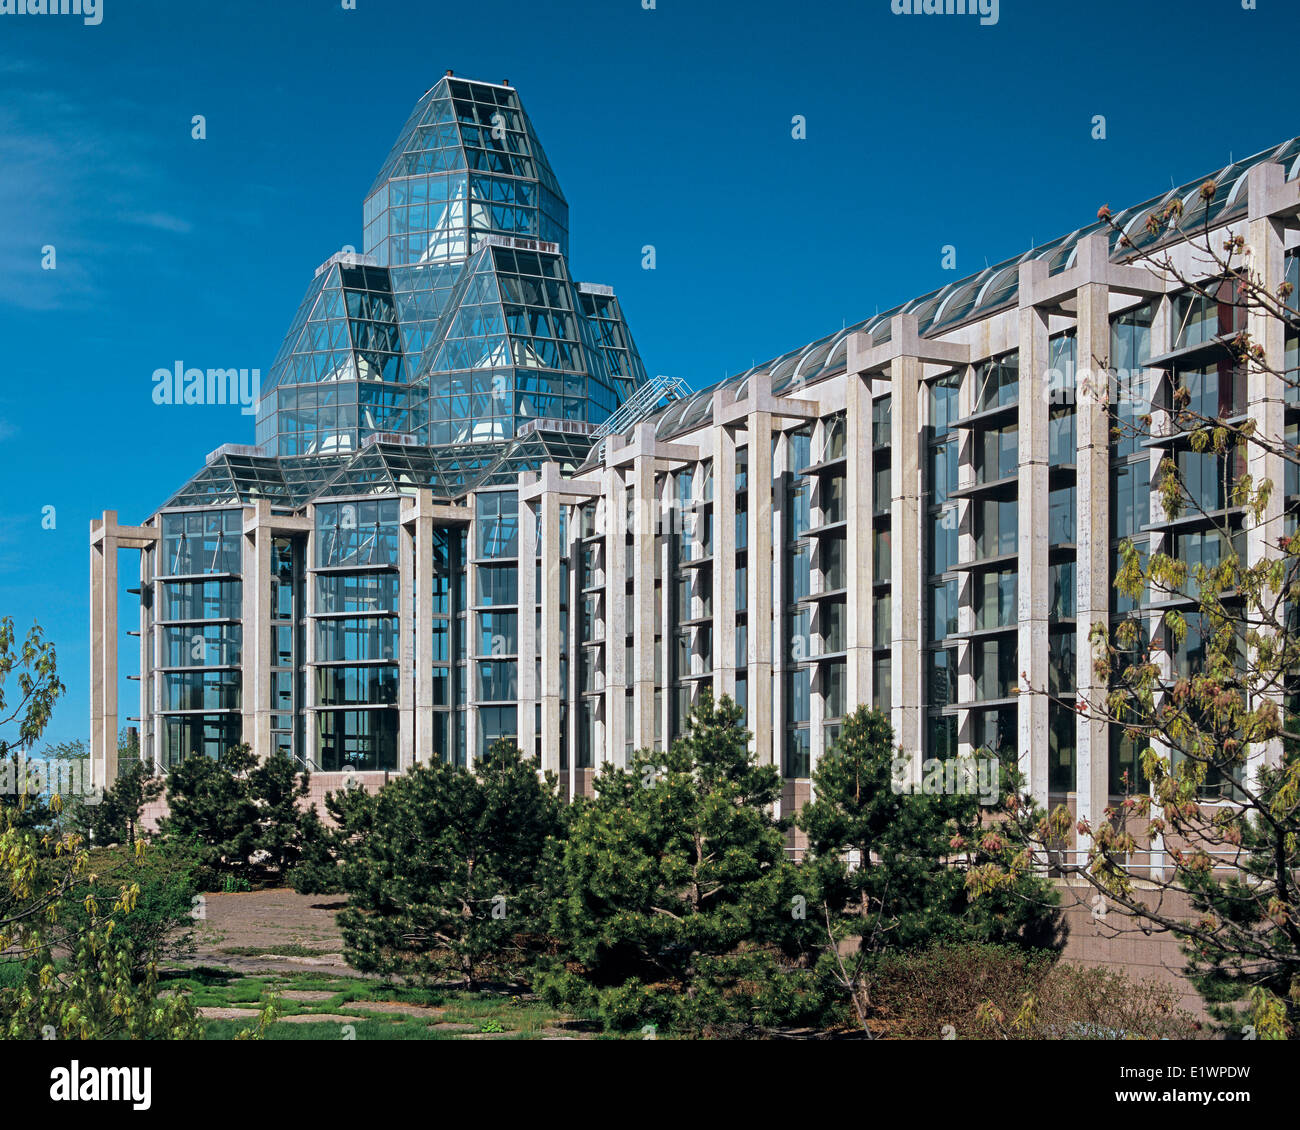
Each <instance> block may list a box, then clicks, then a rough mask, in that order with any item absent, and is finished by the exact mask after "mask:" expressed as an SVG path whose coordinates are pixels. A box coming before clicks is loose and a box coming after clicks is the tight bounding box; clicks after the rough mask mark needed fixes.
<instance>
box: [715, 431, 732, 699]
mask: <svg viewBox="0 0 1300 1130" xmlns="http://www.w3.org/2000/svg"><path fill="white" fill-rule="evenodd" d="M712 438H713V696H714V698H715V699H720V698H722V696H723V695H726V696H727V697H728V698H735V696H736V587H735V578H736V440H735V437H734V436H733V435H732V434H731V430H730V429H729V428H726V427H715V428H713V436H712Z"/></svg>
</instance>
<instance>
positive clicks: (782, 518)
mask: <svg viewBox="0 0 1300 1130" xmlns="http://www.w3.org/2000/svg"><path fill="white" fill-rule="evenodd" d="M775 438H776V451H775V454H774V455H773V457H772V493H773V499H772V523H771V528H772V595H771V600H770V603H769V604H767V605H765V606H764V608H763V619H764V621H766V622H767V623H768V624H769V625H770V630H771V632H772V634H773V639H774V641H775V645H776V646H774V647H773V648H772V651H771V655H772V683H771V686H772V764H773V765H775V766H776V767H777V768H778V769H779V770H780V771H781V776H782V777H784V776H785V733H786V725H787V724H788V722H789V720H790V715H789V704H788V703H787V702H786V677H785V673H786V671H787V670H788V669H789V668H790V665H791V663H792V662H793V637H792V636H791V634H790V630H789V629H790V623H789V621H788V620H787V619H786V615H785V594H786V574H787V572H788V569H787V565H786V552H785V550H786V541H787V539H788V537H789V531H790V508H789V499H788V497H787V495H786V492H785V491H784V490H783V489H782V486H783V484H784V483H785V482H786V481H787V479H786V476H787V474H788V473H789V472H790V471H792V470H793V467H792V466H791V458H790V440H789V437H787V436H786V434H785V433H784V432H781V431H778V432H777V433H776V437H775ZM793 803H794V794H793V790H792V789H791V788H790V785H789V782H788V781H787V782H786V789H785V794H783V800H782V804H783V807H782V811H781V812H779V813H778V814H777V815H778V816H780V815H787V816H788V815H790V814H791V813H792V812H793ZM786 805H789V806H791V807H790V808H789V809H788V810H787V809H786V807H785V806H786Z"/></svg>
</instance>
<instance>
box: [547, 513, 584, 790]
mask: <svg viewBox="0 0 1300 1130" xmlns="http://www.w3.org/2000/svg"><path fill="white" fill-rule="evenodd" d="M541 511H542V601H541V604H542V634H541V638H542V685H541V699H542V771H543V772H551V773H556V774H558V773H559V772H560V696H561V695H562V694H563V693H564V688H563V687H562V686H561V685H560V646H561V639H562V635H561V633H562V632H563V630H564V625H563V624H562V623H561V619H560V573H561V569H560V557H561V547H560V499H559V496H558V495H557V494H555V493H554V492H553V491H546V492H545V493H543V494H542V496H541ZM569 662H570V665H571V666H572V663H573V659H572V655H570V660H569ZM575 724H576V720H575V719H574V718H573V717H572V716H570V718H569V732H570V734H572V733H573V729H574V726H575ZM569 770H570V781H571V782H572V776H573V774H572V770H573V760H572V758H570V760H569Z"/></svg>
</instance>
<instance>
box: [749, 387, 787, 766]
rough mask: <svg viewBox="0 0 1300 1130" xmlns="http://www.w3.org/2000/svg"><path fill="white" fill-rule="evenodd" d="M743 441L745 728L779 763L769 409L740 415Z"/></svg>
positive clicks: (768, 759) (763, 756) (761, 758)
mask: <svg viewBox="0 0 1300 1130" xmlns="http://www.w3.org/2000/svg"><path fill="white" fill-rule="evenodd" d="M745 424H746V428H747V430H748V445H749V510H748V522H749V531H748V537H749V571H748V586H749V594H748V602H749V611H748V614H747V615H748V624H749V632H748V635H749V667H748V672H747V676H746V689H747V693H748V695H749V729H750V731H751V732H752V733H753V735H754V737H753V742H754V753H755V756H756V758H757V761H758V764H759V765H778V766H779V765H780V753H779V751H780V745H779V743H778V742H777V741H776V740H775V736H774V734H773V732H772V727H773V703H772V618H773V615H774V614H775V612H776V603H775V600H774V597H773V593H772V562H773V555H772V526H773V521H774V515H773V512H772V486H773V482H774V479H773V470H772V414H771V413H770V412H751V413H750V414H749V415H748V416H746V418H745Z"/></svg>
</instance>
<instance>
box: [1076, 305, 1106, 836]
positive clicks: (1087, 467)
mask: <svg viewBox="0 0 1300 1130" xmlns="http://www.w3.org/2000/svg"><path fill="white" fill-rule="evenodd" d="M1078 310H1079V313H1078V339H1077V341H1078V359H1077V364H1076V367H1075V375H1076V381H1075V384H1076V395H1075V419H1074V427H1075V457H1074V462H1075V485H1076V487H1077V494H1076V501H1077V504H1078V514H1077V519H1078V531H1079V533H1078V537H1077V538H1076V542H1077V545H1078V550H1077V553H1076V557H1075V561H1076V564H1075V585H1076V588H1075V607H1076V612H1075V615H1076V617H1077V623H1076V635H1075V649H1076V653H1077V655H1078V661H1077V668H1076V672H1075V678H1076V682H1077V685H1078V695H1079V698H1080V700H1082V701H1085V702H1090V703H1100V702H1101V701H1103V700H1104V698H1105V696H1106V693H1107V690H1108V689H1109V688H1107V687H1106V686H1105V684H1104V681H1102V680H1099V679H1098V678H1097V676H1096V674H1095V673H1094V671H1093V664H1094V659H1095V657H1094V655H1093V648H1092V643H1091V642H1090V640H1089V636H1090V634H1091V632H1092V628H1093V625H1095V624H1102V625H1105V626H1106V629H1107V631H1108V632H1109V629H1110V603H1111V570H1110V528H1111V527H1110V416H1109V414H1108V412H1107V410H1106V408H1105V406H1104V405H1103V403H1102V402H1101V399H1100V398H1101V397H1102V396H1103V395H1104V394H1105V393H1106V392H1107V389H1108V387H1109V384H1110V375H1109V373H1110V361H1111V358H1110V290H1109V288H1108V287H1106V286H1103V285H1101V284H1096V283H1093V284H1089V285H1086V286H1082V287H1080V288H1079V292H1078ZM1075 717H1076V730H1075V744H1076V750H1077V754H1078V760H1077V765H1076V777H1075V790H1076V794H1077V798H1078V799H1077V809H1076V812H1077V815H1078V817H1079V819H1080V820H1087V821H1088V822H1089V823H1090V824H1091V825H1092V827H1093V828H1094V829H1096V828H1098V827H1099V826H1100V824H1101V822H1102V820H1103V819H1104V818H1105V812H1106V808H1107V807H1108V805H1109V804H1110V737H1109V731H1110V727H1109V726H1108V725H1107V724H1106V722H1105V721H1103V720H1100V719H1097V718H1094V717H1091V716H1090V714H1082V713H1079V714H1076V716H1075ZM1080 846H1086V845H1085V844H1084V842H1082V841H1081V843H1080Z"/></svg>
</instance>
